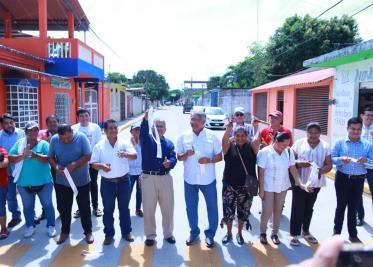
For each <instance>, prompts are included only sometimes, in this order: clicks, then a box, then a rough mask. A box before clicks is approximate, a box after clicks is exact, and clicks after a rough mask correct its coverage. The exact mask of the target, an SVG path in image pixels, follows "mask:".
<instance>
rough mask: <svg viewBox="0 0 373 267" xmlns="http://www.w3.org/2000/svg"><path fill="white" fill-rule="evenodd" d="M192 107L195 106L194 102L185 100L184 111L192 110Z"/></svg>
mask: <svg viewBox="0 0 373 267" xmlns="http://www.w3.org/2000/svg"><path fill="white" fill-rule="evenodd" d="M192 107H193V103H192V102H185V103H184V105H183V113H187V112H190V110H191V109H192Z"/></svg>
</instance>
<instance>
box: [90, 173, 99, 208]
mask: <svg viewBox="0 0 373 267" xmlns="http://www.w3.org/2000/svg"><path fill="white" fill-rule="evenodd" d="M89 176H90V177H91V202H92V208H93V209H94V210H95V209H97V208H98V185H97V176H98V170H95V169H94V168H92V166H89Z"/></svg>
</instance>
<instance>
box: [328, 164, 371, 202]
mask: <svg viewBox="0 0 373 267" xmlns="http://www.w3.org/2000/svg"><path fill="white" fill-rule="evenodd" d="M326 176H327V177H328V178H329V179H331V180H334V179H335V171H334V170H332V171H330V172H328V173H327V174H326ZM364 193H365V194H367V195H370V196H371V195H372V193H371V192H370V190H369V185H367V184H366V183H365V182H364Z"/></svg>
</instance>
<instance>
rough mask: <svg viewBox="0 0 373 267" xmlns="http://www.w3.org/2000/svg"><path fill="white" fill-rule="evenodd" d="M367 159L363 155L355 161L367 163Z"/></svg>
mask: <svg viewBox="0 0 373 267" xmlns="http://www.w3.org/2000/svg"><path fill="white" fill-rule="evenodd" d="M367 162H368V160H367V159H366V158H364V157H360V158H358V159H357V163H360V164H364V163H367Z"/></svg>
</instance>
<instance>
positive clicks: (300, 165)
mask: <svg viewBox="0 0 373 267" xmlns="http://www.w3.org/2000/svg"><path fill="white" fill-rule="evenodd" d="M296 165H297V167H298V168H308V167H311V162H309V161H300V162H297V163H296Z"/></svg>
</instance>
